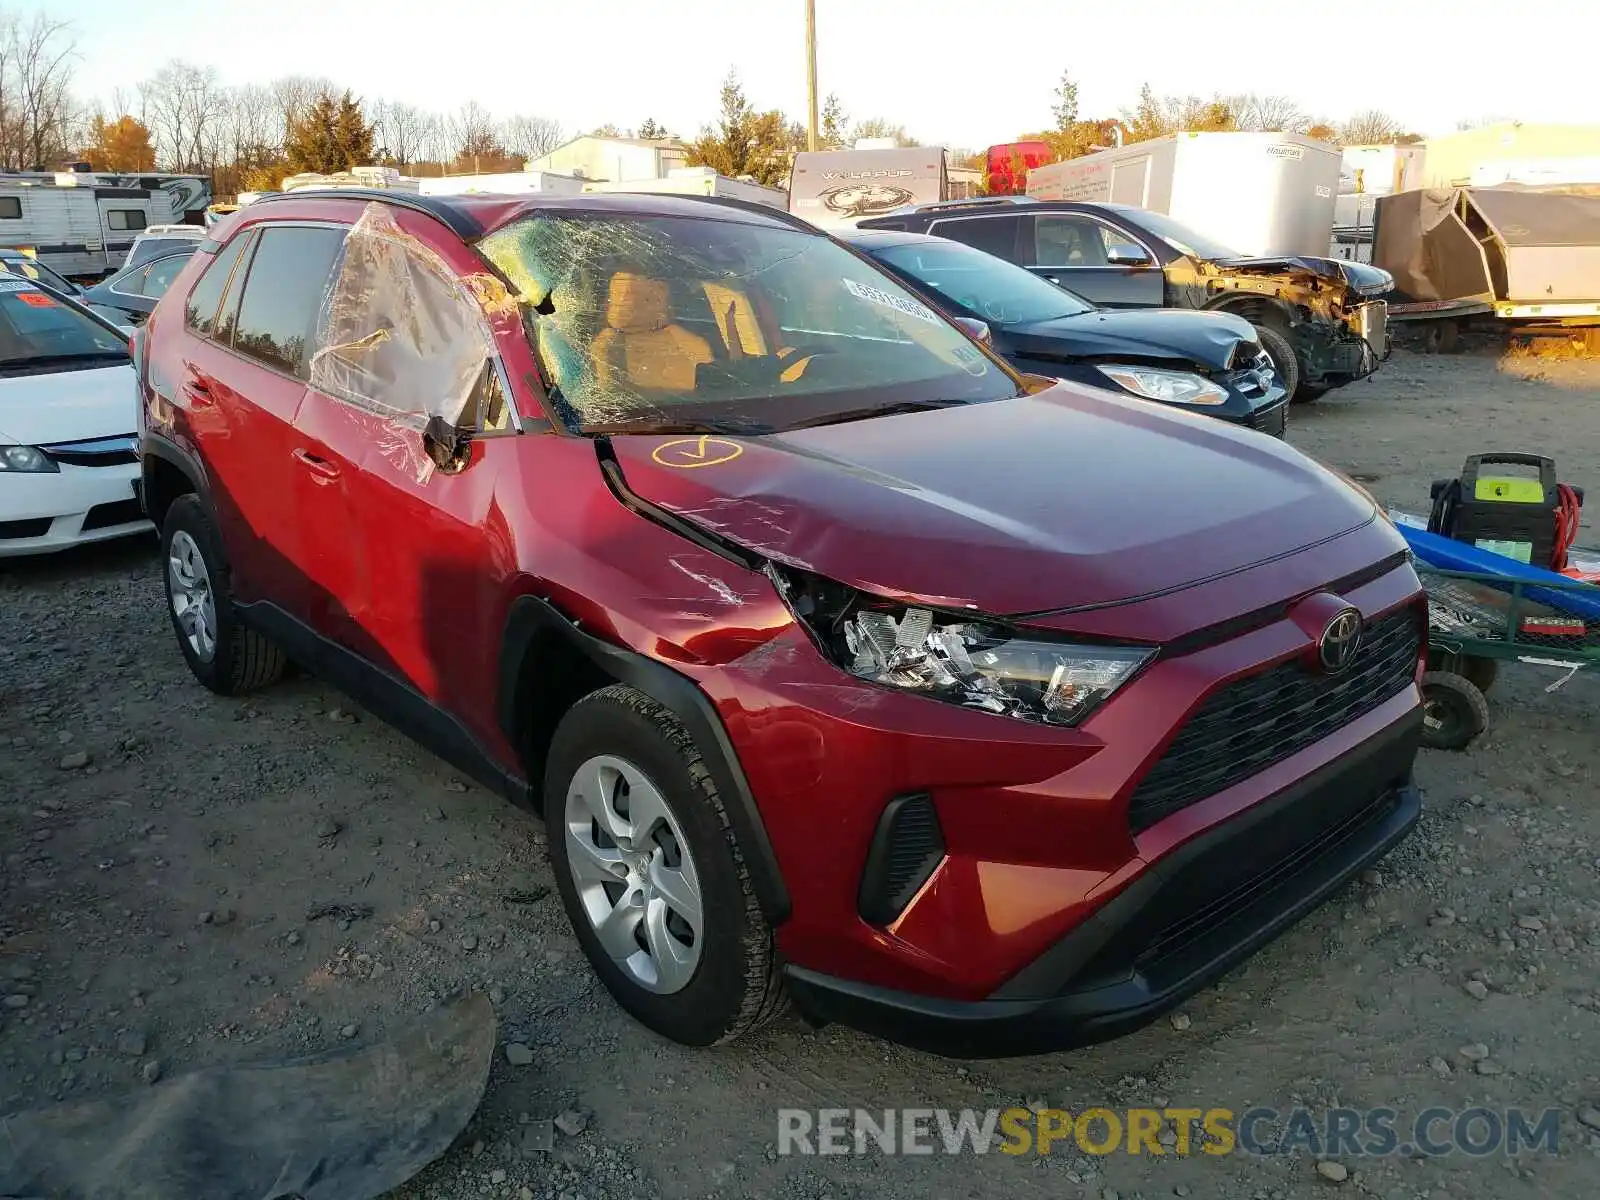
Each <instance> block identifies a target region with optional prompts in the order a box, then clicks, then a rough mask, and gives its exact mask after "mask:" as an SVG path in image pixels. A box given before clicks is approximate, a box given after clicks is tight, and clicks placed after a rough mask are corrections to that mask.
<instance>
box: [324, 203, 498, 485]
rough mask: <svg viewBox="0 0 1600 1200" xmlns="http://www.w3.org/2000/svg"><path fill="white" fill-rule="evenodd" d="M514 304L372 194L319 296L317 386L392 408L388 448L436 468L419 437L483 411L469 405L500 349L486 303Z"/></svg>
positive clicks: (419, 473)
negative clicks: (435, 423)
mask: <svg viewBox="0 0 1600 1200" xmlns="http://www.w3.org/2000/svg"><path fill="white" fill-rule="evenodd" d="M514 305H515V301H514V300H512V299H511V298H510V297H509V296H508V294H507V293H506V289H505V286H504V285H503V284H501V282H500V281H499V280H498V279H496V278H495V277H494V276H493V275H490V274H489V273H487V272H484V273H482V274H478V275H471V276H467V277H465V278H463V277H461V276H460V275H458V274H457V273H456V272H455V271H454V270H453V269H452V268H451V267H450V265H449V264H448V263H446V262H445V261H444V260H443V259H442V258H440V257H439V255H438V254H437V253H436V252H435V251H433V250H432V249H430V248H429V247H428V246H427V245H425V244H424V243H423V242H422V241H420V240H419V239H417V238H415V237H413V236H412V235H411V234H408V233H406V232H405V231H404V230H403V229H401V228H400V226H399V225H398V224H397V223H396V221H395V218H394V214H393V212H392V211H391V210H390V209H389V208H388V207H387V206H385V205H382V204H378V203H376V202H374V203H372V204H369V205H367V207H366V210H365V211H364V212H363V214H362V216H361V219H360V220H359V221H357V222H356V224H355V226H354V227H353V228H352V229H351V230H350V234H349V236H348V237H347V238H346V239H345V246H344V254H343V257H342V259H341V260H340V263H339V266H338V269H337V270H336V271H335V272H334V275H333V277H332V279H331V280H330V281H329V284H328V288H327V291H326V293H325V294H324V296H323V299H322V306H321V311H320V312H319V314H318V319H317V336H316V345H317V347H318V349H317V350H316V352H315V353H314V354H313V355H312V357H311V377H310V383H311V386H312V387H313V388H315V389H316V390H317V391H320V392H323V393H325V394H327V395H330V396H336V397H338V398H340V399H342V400H345V401H348V402H349V403H351V404H354V405H356V406H358V407H360V408H363V409H366V410H367V411H369V412H372V413H375V414H377V415H379V416H382V417H384V418H386V419H387V422H388V433H387V435H386V436H385V438H384V440H383V453H384V455H385V457H386V458H388V459H389V460H390V461H391V462H392V463H393V464H394V465H395V466H397V467H399V468H400V469H402V470H405V471H408V472H410V473H413V474H415V475H416V477H417V478H418V479H419V481H420V480H422V479H425V478H426V477H427V476H428V475H429V474H430V473H431V472H432V471H433V470H434V469H435V464H434V462H433V460H432V459H431V458H430V457H429V455H428V453H427V451H426V450H425V449H424V447H423V439H422V432H423V430H424V429H426V428H427V426H428V423H429V421H430V420H431V419H433V418H438V419H439V420H441V421H443V422H444V424H445V425H447V426H450V427H455V426H457V425H459V424H461V423H462V421H463V418H464V417H469V418H474V419H475V418H476V417H477V416H478V414H474V413H469V411H468V406H469V405H471V404H472V403H473V402H474V400H475V399H478V398H479V397H480V396H481V395H482V393H483V389H484V387H485V385H486V380H487V372H486V364H487V363H488V362H489V360H490V359H491V358H492V357H493V355H494V340H493V336H492V334H491V333H490V330H489V325H488V322H487V320H486V319H485V312H486V311H488V312H494V311H496V310H497V308H498V307H503V306H513V307H514Z"/></svg>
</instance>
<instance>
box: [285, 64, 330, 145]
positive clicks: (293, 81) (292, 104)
mask: <svg viewBox="0 0 1600 1200" xmlns="http://www.w3.org/2000/svg"><path fill="white" fill-rule="evenodd" d="M267 86H268V87H270V88H271V90H272V95H273V98H274V99H275V100H276V101H277V103H278V114H279V119H280V120H281V121H282V122H283V134H282V137H281V138H280V139H279V144H280V145H282V144H283V143H284V142H287V141H288V140H289V127H290V126H292V125H293V124H294V123H295V122H296V121H298V120H299V119H300V118H301V116H303V115H304V114H305V111H306V109H308V108H309V107H311V104H312V102H313V101H315V100H316V99H317V98H318V97H320V96H337V95H339V94H340V92H341V91H343V89H342V88H340V87H337V86H335V84H334V82H333V80H331V79H326V78H324V77H323V76H320V75H285V76H283V77H282V78H281V79H274V80H273V81H272V82H271V83H270V84H268V85H267Z"/></svg>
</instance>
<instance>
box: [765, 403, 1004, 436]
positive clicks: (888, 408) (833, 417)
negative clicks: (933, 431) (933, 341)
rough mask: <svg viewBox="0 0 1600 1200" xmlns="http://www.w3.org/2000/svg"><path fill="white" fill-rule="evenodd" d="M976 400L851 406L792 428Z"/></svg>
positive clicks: (830, 423) (950, 405) (791, 425)
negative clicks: (862, 406) (864, 406)
mask: <svg viewBox="0 0 1600 1200" xmlns="http://www.w3.org/2000/svg"><path fill="white" fill-rule="evenodd" d="M977 403H980V401H976V400H901V401H900V402H899V403H896V404H880V405H878V406H876V407H875V408H851V409H846V410H845V411H844V412H837V413H824V414H822V416H820V417H807V418H806V419H804V420H801V421H791V422H789V424H788V428H790V429H805V428H808V427H810V426H813V425H838V424H843V423H844V422H846V421H865V420H868V419H869V418H872V417H893V416H898V415H899V414H900V413H913V412H927V411H928V410H930V409H934V408H963V407H965V406H966V405H968V404H977Z"/></svg>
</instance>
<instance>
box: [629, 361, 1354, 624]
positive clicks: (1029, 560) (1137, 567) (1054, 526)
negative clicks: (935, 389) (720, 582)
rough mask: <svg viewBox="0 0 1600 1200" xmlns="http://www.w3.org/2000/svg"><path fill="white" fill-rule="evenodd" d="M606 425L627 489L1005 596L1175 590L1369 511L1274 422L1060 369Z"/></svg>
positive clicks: (875, 563) (905, 593) (1096, 596)
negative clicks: (752, 416) (863, 401)
mask: <svg viewBox="0 0 1600 1200" xmlns="http://www.w3.org/2000/svg"><path fill="white" fill-rule="evenodd" d="M612 445H613V447H614V451H615V453H616V456H617V459H618V461H619V463H620V465H621V467H622V469H623V473H624V475H625V477H626V479H627V483H628V485H629V487H630V488H631V489H632V490H633V491H634V492H635V493H636V494H638V495H639V496H641V497H642V498H644V499H645V500H648V501H650V502H652V503H654V504H656V505H659V506H661V507H663V508H666V509H668V510H671V511H673V512H675V513H677V514H678V515H680V516H681V517H683V518H686V519H687V520H689V521H692V522H694V523H696V524H698V525H700V526H701V527H703V528H705V529H707V530H709V531H711V532H713V533H716V534H718V535H720V536H722V537H723V538H726V539H729V540H731V541H734V542H737V543H739V544H741V545H743V546H746V547H748V548H750V549H753V550H756V551H758V552H759V553H761V554H764V555H766V556H768V557H770V558H773V559H776V560H778V561H780V562H785V563H789V564H792V565H796V566H802V567H806V568H809V569H811V570H813V571H816V572H819V573H821V574H823V575H826V576H829V577H831V578H833V579H836V580H839V581H840V582H843V583H848V584H851V585H854V586H857V587H861V588H865V589H867V590H870V591H874V592H877V593H880V594H884V595H892V596H901V597H917V598H921V599H924V600H927V601H928V602H930V603H940V604H946V605H951V606H972V607H975V608H977V609H979V610H981V611H984V612H989V613H994V614H1001V615H1004V614H1017V613H1026V612H1038V611H1043V610H1047V609H1056V608H1068V607H1077V606H1084V605H1106V604H1114V603H1118V602H1123V601H1128V600H1133V599H1136V598H1141V597H1146V596H1149V595H1151V594H1153V593H1160V592H1166V591H1171V590H1174V589H1178V588H1182V587H1186V586H1189V585H1192V584H1196V583H1200V582H1202V581H1206V580H1210V579H1214V578H1217V577H1219V576H1222V575H1227V574H1230V573H1233V572H1237V571H1241V570H1245V569H1247V568H1249V567H1252V566H1255V565H1257V564H1260V563H1262V562H1265V561H1267V560H1270V559H1274V558H1278V557H1281V556H1283V555H1285V554H1289V553H1292V552H1294V551H1296V550H1300V549H1302V548H1304V547H1307V546H1310V545H1312V544H1314V543H1316V542H1319V541H1322V540H1324V539H1327V538H1332V537H1335V536H1338V535H1339V534H1341V533H1345V532H1348V531H1350V530H1352V529H1355V528H1357V527H1360V526H1362V525H1366V524H1368V523H1370V522H1371V521H1373V520H1375V519H1376V517H1377V514H1376V510H1375V509H1374V507H1373V505H1372V504H1371V503H1370V502H1369V501H1368V500H1367V499H1365V498H1364V497H1362V496H1361V495H1360V494H1358V493H1357V492H1356V491H1355V490H1354V489H1352V488H1350V487H1349V486H1348V485H1345V484H1343V483H1341V482H1338V481H1337V480H1336V479H1335V478H1334V477H1333V475H1332V474H1331V473H1330V472H1328V471H1327V470H1325V469H1324V468H1322V467H1320V466H1318V465H1317V464H1315V463H1313V462H1312V461H1311V460H1310V459H1308V458H1306V457H1305V456H1303V455H1301V454H1300V453H1298V452H1297V451H1295V450H1293V449H1291V448H1290V447H1288V446H1286V445H1285V444H1284V443H1282V442H1281V441H1279V440H1278V439H1276V438H1268V437H1263V436H1261V435H1259V434H1253V433H1250V432H1248V431H1238V430H1234V429H1232V428H1230V427H1229V426H1227V425H1226V424H1225V423H1224V422H1222V421H1217V420H1213V419H1212V418H1209V417H1203V416H1195V415H1193V414H1189V413H1183V412H1178V411H1176V410H1173V409H1170V408H1167V407H1165V406H1162V405H1156V404H1150V403H1146V402H1143V401H1139V400H1135V399H1132V398H1123V397H1120V396H1117V395H1115V394H1114V393H1111V392H1108V391H1102V390H1100V389H1095V388H1084V387H1078V386H1075V385H1072V384H1057V385H1056V386H1055V387H1052V388H1049V389H1047V390H1045V391H1043V392H1040V393H1038V394H1037V395H1034V396H1025V397H1019V398H1017V399H1013V400H1001V401H997V402H994V403H988V404H974V405H970V406H963V407H959V408H950V409H936V410H932V411H927V412H913V413H905V414H901V415H896V416H888V417H878V418H873V419H869V420H862V421H848V422H844V423H842V424H837V425H826V426H819V427H815V428H810V429H802V430H796V431H794V432H792V433H785V434H776V435H771V436H766V437H747V438H733V437H729V438H721V437H707V438H699V437H683V436H676V437H669V436H663V435H652V436H644V435H628V436H620V437H615V438H613V439H612Z"/></svg>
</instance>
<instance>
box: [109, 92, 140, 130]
mask: <svg viewBox="0 0 1600 1200" xmlns="http://www.w3.org/2000/svg"><path fill="white" fill-rule="evenodd" d="M110 113H111V119H112V120H113V121H115V120H116V119H117V118H118V117H132V118H133V119H134V120H135V121H137V122H139V124H141V125H143V124H144V123H145V119H144V116H145V114H144V101H143V99H142V98H141V97H140V95H139V89H138V88H125V87H118V88H112V89H111V107H110Z"/></svg>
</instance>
